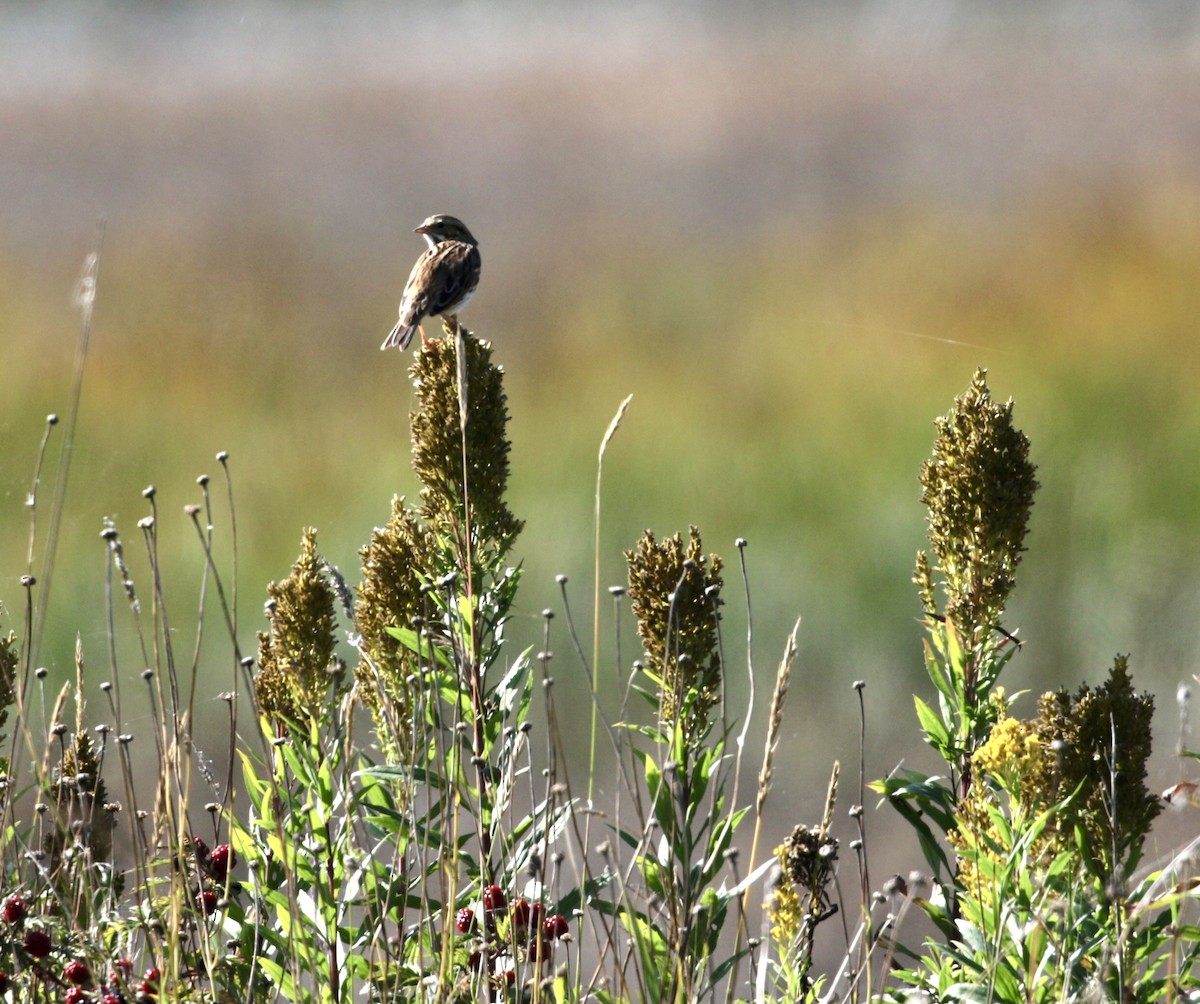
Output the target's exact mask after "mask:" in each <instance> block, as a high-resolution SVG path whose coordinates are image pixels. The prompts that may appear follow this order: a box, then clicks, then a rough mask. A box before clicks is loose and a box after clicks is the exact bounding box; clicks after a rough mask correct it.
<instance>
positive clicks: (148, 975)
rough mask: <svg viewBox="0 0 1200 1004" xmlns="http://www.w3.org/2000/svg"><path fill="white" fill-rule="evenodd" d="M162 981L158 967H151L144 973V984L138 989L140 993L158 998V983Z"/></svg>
mask: <svg viewBox="0 0 1200 1004" xmlns="http://www.w3.org/2000/svg"><path fill="white" fill-rule="evenodd" d="M160 979H162V973H160V972H159V971H158V967H157V966H151V967H150V968H149V969H147V970H146V971H145V972H144V973H142V984H141V986H139V987H138V991H139V992H141V993H144V994H152V995H153V996H155V997H157V996H158V981H159V980H160Z"/></svg>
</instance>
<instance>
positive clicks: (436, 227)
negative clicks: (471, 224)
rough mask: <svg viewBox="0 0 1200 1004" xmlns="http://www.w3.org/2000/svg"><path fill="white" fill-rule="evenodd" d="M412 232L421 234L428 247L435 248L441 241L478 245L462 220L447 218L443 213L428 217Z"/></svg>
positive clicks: (454, 217)
mask: <svg viewBox="0 0 1200 1004" xmlns="http://www.w3.org/2000/svg"><path fill="white" fill-rule="evenodd" d="M413 232H414V233H418V234H421V235H422V236H423V237H424V238H425V240H426V241H427V242H428V243H429V246H430V247H437V246H438V245H439V244H441V243H442V242H443V241H462V242H463V243H464V244H476V243H478V242H477V241H476V240H475V238H474V236H473V235H472V234H471V231H470V230H468V229H467V226H466V224H465V223H463V221H462V220H460V219H459V218H458V217H456V216H447V215H446V214H445V213H439V214H438V215H437V216H431V217H429V219H427V220H426V221H425V222H424V223H422V224H421V225H420V226H419V227H417V228H416V230H414V231H413Z"/></svg>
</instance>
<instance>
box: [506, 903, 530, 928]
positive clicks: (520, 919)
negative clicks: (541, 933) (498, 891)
mask: <svg viewBox="0 0 1200 1004" xmlns="http://www.w3.org/2000/svg"><path fill="white" fill-rule="evenodd" d="M508 913H509V916H511V917H512V922H513V926H514V927H516V928H518V929H519V930H525V929H526V928H528V927H529V900H527V899H514V900H513V902H512V906H510V907H509V908H508Z"/></svg>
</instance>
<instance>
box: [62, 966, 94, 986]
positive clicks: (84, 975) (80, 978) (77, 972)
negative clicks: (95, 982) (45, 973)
mask: <svg viewBox="0 0 1200 1004" xmlns="http://www.w3.org/2000/svg"><path fill="white" fill-rule="evenodd" d="M63 976H65V977H66V979H67V982H68V983H74V984H75V985H76V986H79V987H82V986H84V985H85V984H87V983H90V982H91V980H92V971H91V970H90V969H88V964H87V963H86V962H84V961H83V960H82V959H75V960H74V961H73V962H68V963H67V964H66V966H65V967H64V968H63Z"/></svg>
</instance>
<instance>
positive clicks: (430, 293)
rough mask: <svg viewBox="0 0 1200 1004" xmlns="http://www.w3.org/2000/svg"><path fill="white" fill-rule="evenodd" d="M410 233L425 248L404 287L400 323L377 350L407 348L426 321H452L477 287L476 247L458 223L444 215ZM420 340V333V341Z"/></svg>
mask: <svg viewBox="0 0 1200 1004" xmlns="http://www.w3.org/2000/svg"><path fill="white" fill-rule="evenodd" d="M414 233H418V234H421V235H422V236H424V238H425V241H426V243H427V244H428V245H429V247H428V248H427V249H426V251H425V252H424V254H422V255H421V257H420V258H418V259H417V263H416V264H415V265H414V266H413V270H412V273H411V274H410V275H409V277H408V282H407V283H405V285H404V293H403V295H402V296H401V297H400V319H399V320H398V321H397V322H396V326H395V327H394V328H392V330H391V333H390V334H389V335H388V336H387V338H385V339H384V342H383V344H382V345H381V346H380V348H381V349H390V348H391V347H392V346H393V345H395V346H398V347H399V348H401V349H406V348H408V345H409V343H410V342H411V341H412V338H413V335H415V334H416V333H417V331H418V330H419V329H420V327H421V321H423V320H424V319H425V318H426V317H437V316H438V315H439V314H440V315H442V316H443V317H447V318H455V315H456V314H457V313H458V311H460V310H461V309H462V308H463V307H465V306H466V305H467V301H468V300H470V299H471V295H472V294H473V293H474V292H475V290H476V288H477V287H478V286H479V273H480V258H479V245H478V243H477V242H476V241H475V238H474V237H473V236H472V235H471V231H470V230H468V229H467V228H466V226H465V225H464V224H463V222H462V221H461V220H458V219H456V218H455V217H453V216H446V215H438V216H431V217H429V219H427V220H426V221H425V222H424V223H422V224H421V225H420V226H419V227H417V228H416V230H415V231H414ZM455 323H457V319H456V318H455ZM424 337H425V333H424V331H422V332H421V338H422V339H424Z"/></svg>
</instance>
